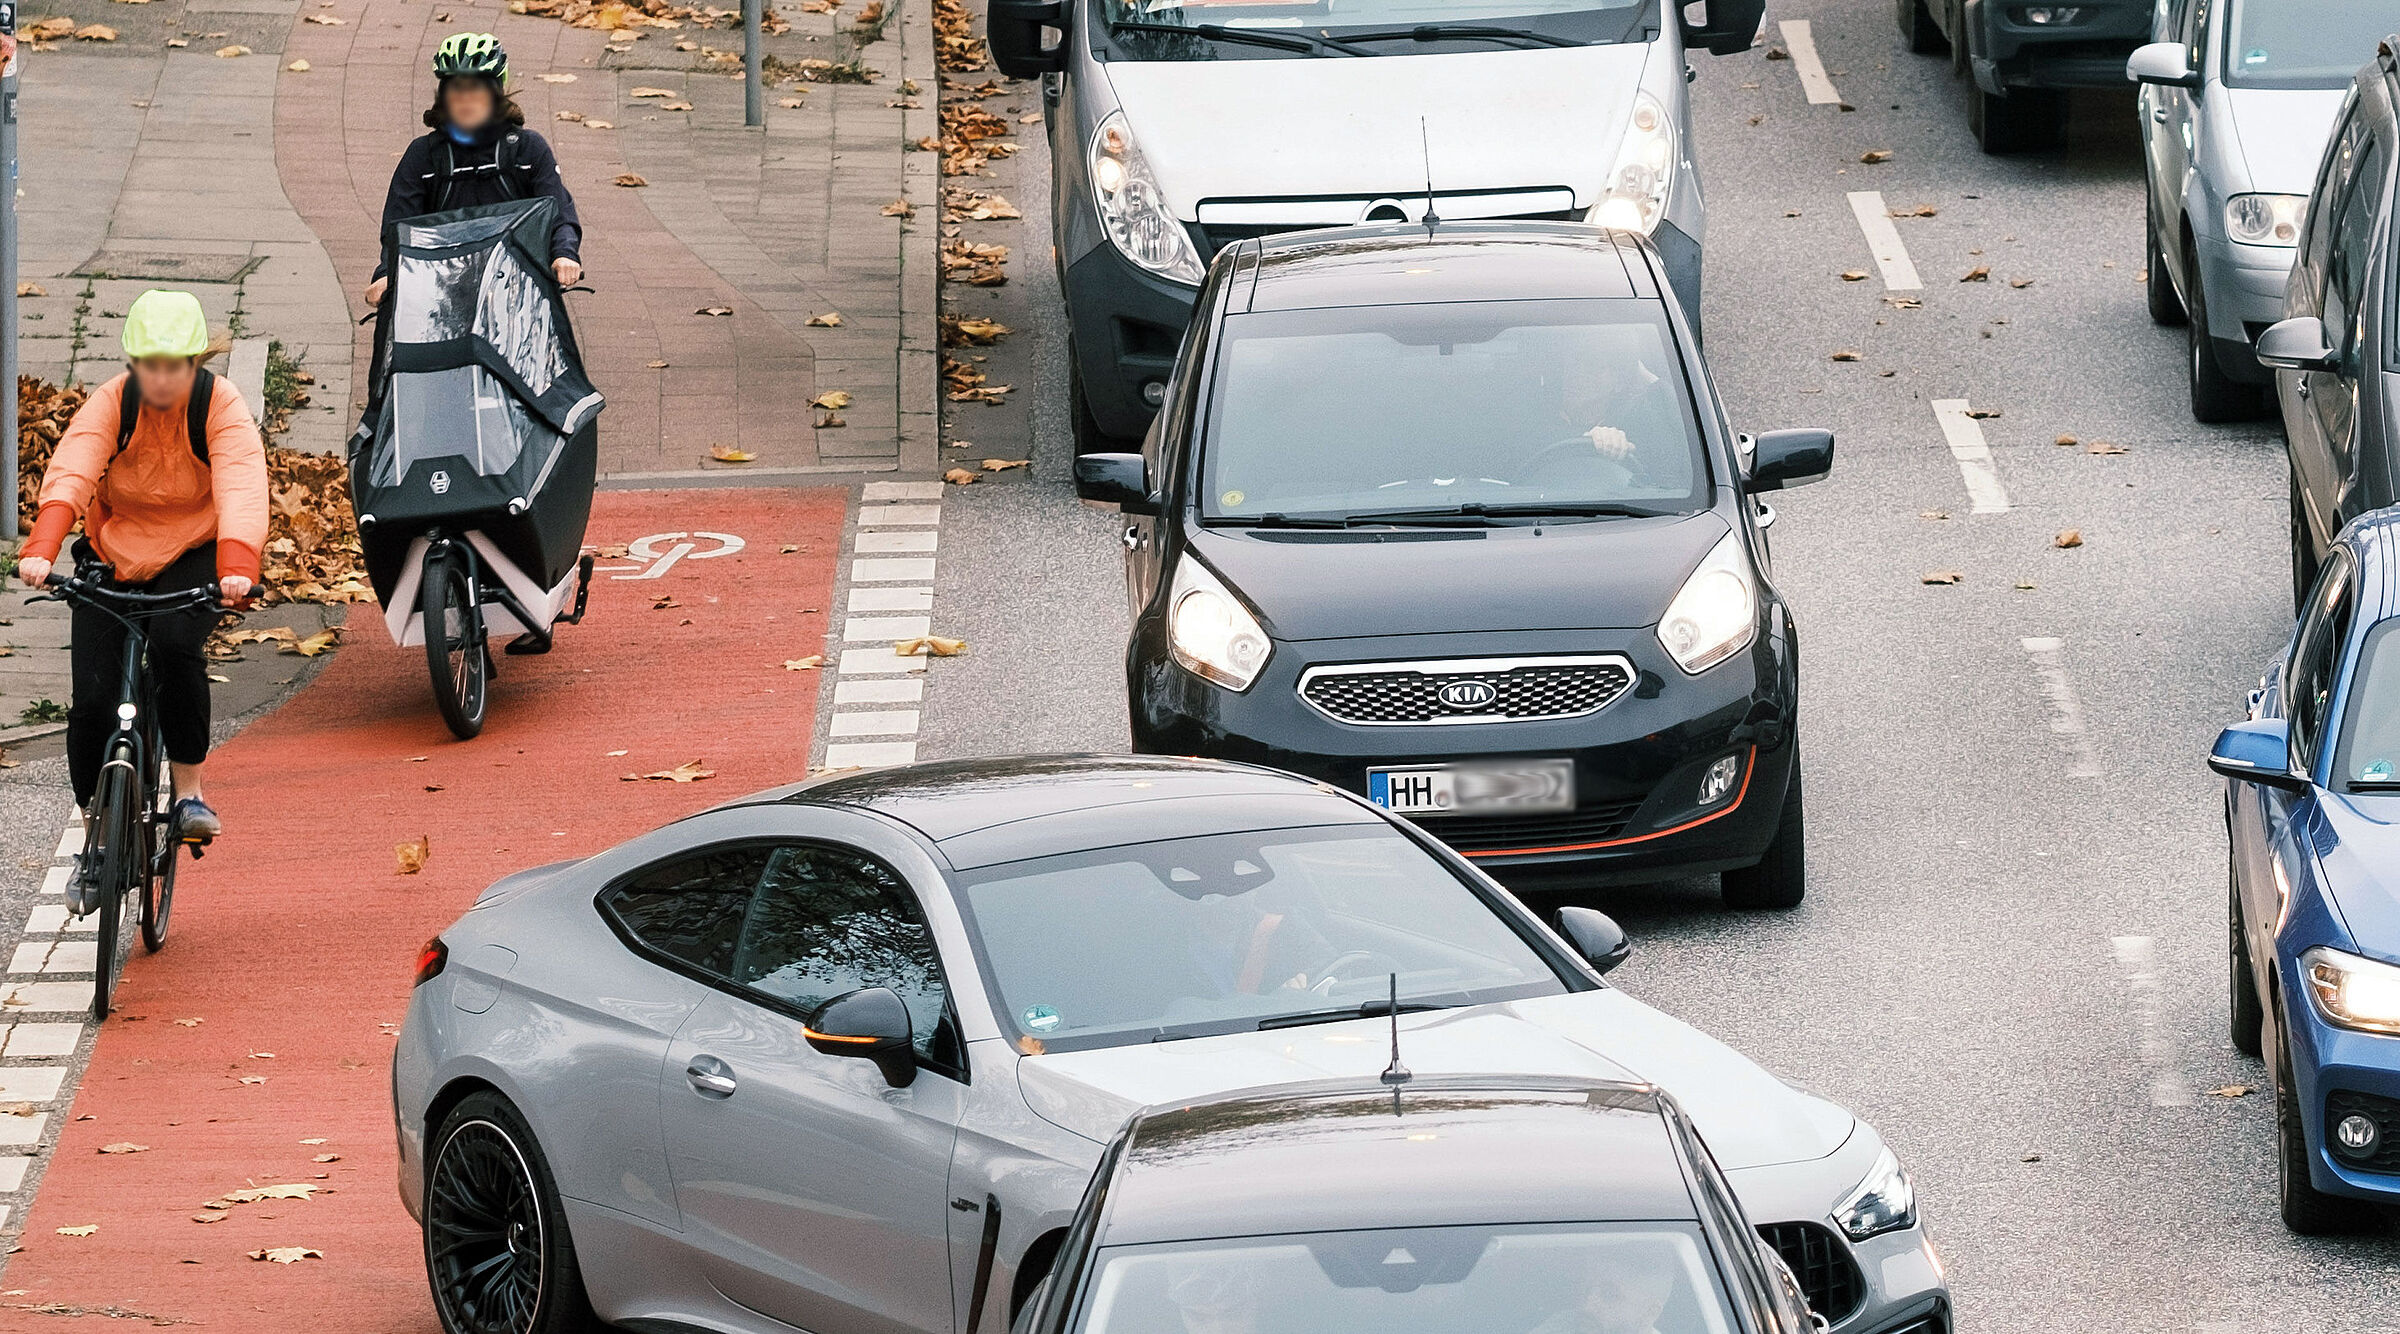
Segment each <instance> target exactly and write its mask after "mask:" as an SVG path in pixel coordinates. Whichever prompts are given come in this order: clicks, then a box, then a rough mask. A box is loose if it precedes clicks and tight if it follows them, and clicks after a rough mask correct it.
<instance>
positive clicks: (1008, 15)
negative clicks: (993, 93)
mask: <svg viewBox="0 0 2400 1334" xmlns="http://www.w3.org/2000/svg"><path fill="white" fill-rule="evenodd" d="M1069 12H1070V6H1069V4H1068V3H1067V0H991V7H990V11H989V12H988V13H987V14H986V15H985V18H984V27H985V31H986V34H987V35H988V36H989V37H990V38H991V45H992V63H993V64H995V65H998V66H999V67H1000V72H1001V73H1002V74H1005V75H1007V76H1008V77H1010V78H1012V79H1038V78H1040V77H1041V76H1043V75H1045V74H1050V73H1053V72H1055V71H1058V70H1062V69H1065V68H1066V67H1067V44H1066V40H1065V37H1066V26H1067V22H1068V18H1067V15H1068V13H1069ZM1045 28H1056V29H1058V30H1059V37H1060V40H1059V41H1058V42H1056V43H1055V44H1053V43H1052V42H1050V41H1049V40H1048V38H1047V37H1046V36H1045V35H1044V32H1043V29H1045Z"/></svg>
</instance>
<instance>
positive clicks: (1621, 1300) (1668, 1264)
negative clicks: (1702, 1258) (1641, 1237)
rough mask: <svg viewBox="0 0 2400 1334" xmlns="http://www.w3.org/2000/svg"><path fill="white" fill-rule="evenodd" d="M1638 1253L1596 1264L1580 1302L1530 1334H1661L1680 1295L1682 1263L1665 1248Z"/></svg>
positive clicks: (1625, 1252)
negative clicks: (1672, 1302)
mask: <svg viewBox="0 0 2400 1334" xmlns="http://www.w3.org/2000/svg"><path fill="white" fill-rule="evenodd" d="M1650 1249H1651V1248H1649V1247H1642V1248H1640V1250H1641V1251H1644V1252H1647V1251H1649V1250H1650ZM1634 1251H1635V1248H1632V1247H1626V1248H1623V1250H1622V1251H1621V1252H1620V1253H1619V1254H1617V1255H1614V1256H1612V1257H1611V1261H1612V1262H1611V1263H1609V1264H1608V1265H1606V1266H1598V1265H1595V1266H1594V1267H1593V1268H1592V1269H1591V1270H1590V1271H1589V1272H1588V1273H1587V1274H1586V1275H1585V1278H1584V1282H1583V1291H1582V1294H1581V1296H1580V1297H1579V1298H1578V1300H1577V1301H1576V1302H1575V1304H1574V1305H1572V1306H1569V1307H1567V1308H1566V1309H1564V1310H1562V1311H1558V1312H1556V1313H1554V1314H1553V1315H1551V1316H1550V1318H1549V1319H1547V1320H1544V1321H1543V1322H1542V1323H1540V1324H1538V1325H1535V1326H1534V1327H1533V1328H1532V1329H1530V1330H1528V1331H1526V1334H1659V1328H1658V1321H1659V1317H1660V1316H1662V1315H1665V1314H1666V1310H1667V1302H1668V1300H1669V1299H1671V1298H1672V1297H1674V1295H1675V1287H1676V1277H1677V1275H1678V1274H1679V1273H1680V1272H1681V1267H1680V1262H1679V1261H1678V1260H1677V1258H1676V1257H1675V1256H1674V1255H1673V1254H1672V1253H1670V1252H1667V1251H1664V1250H1660V1251H1659V1252H1658V1253H1656V1254H1639V1255H1637V1254H1635V1253H1634Z"/></svg>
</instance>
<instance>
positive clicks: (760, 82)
mask: <svg viewBox="0 0 2400 1334" xmlns="http://www.w3.org/2000/svg"><path fill="white" fill-rule="evenodd" d="M8 2H10V0H0V3H8ZM766 7H767V0H742V84H743V87H742V124H744V125H751V126H757V125H764V124H766V123H767V84H766V78H765V73H764V71H763V70H761V69H760V65H761V64H762V63H764V61H763V57H764V52H763V51H762V50H761V49H760V46H759V40H758V24H759V14H760V12H761V11H762V10H764V9H765V8H766Z"/></svg>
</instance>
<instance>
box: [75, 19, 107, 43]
mask: <svg viewBox="0 0 2400 1334" xmlns="http://www.w3.org/2000/svg"><path fill="white" fill-rule="evenodd" d="M75 40H76V41H79V42H113V41H115V40H117V30H116V29H114V28H112V27H110V26H108V25H107V24H105V23H86V24H84V25H83V26H82V27H80V28H77V29H76V30H75Z"/></svg>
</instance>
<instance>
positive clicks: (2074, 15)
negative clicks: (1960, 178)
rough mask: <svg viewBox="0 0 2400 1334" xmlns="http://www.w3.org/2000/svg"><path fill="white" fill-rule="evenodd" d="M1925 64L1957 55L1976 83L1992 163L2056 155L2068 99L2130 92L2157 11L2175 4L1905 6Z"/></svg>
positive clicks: (1901, 2)
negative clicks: (2014, 156)
mask: <svg viewBox="0 0 2400 1334" xmlns="http://www.w3.org/2000/svg"><path fill="white" fill-rule="evenodd" d="M1895 3H1896V4H1897V5H1898V8H1899V16H1900V34H1901V36H1902V37H1903V38H1904V39H1906V41H1907V42H1908V49H1909V50H1911V51H1914V52H1916V53H1917V54H1919V55H1936V54H1939V53H1942V52H1945V51H1946V52H1948V53H1949V55H1950V68H1951V71H1952V72H1953V73H1955V74H1960V75H1964V76H1966V78H1967V128H1968V130H1969V131H1970V132H1971V133H1973V134H1974V136H1975V142H1976V144H1977V146H1979V147H1981V148H1982V149H1983V151H1984V152H1986V153H1995V154H1997V153H2021V152H2025V151H2028V150H2032V149H2041V148H2056V147H2057V146H2058V145H2059V144H2060V143H2062V142H2063V141H2064V140H2065V138H2066V133H2067V90H2068V89H2071V88H2118V87H2122V86H2124V80H2125V58H2126V57H2127V56H2130V55H2132V54H2133V50H2134V48H2135V47H2137V46H2140V45H2141V44H2142V43H2143V42H2144V41H2145V40H2147V39H2148V37H2149V35H2150V25H2151V19H2152V10H2153V7H2154V6H2155V5H2157V4H2169V3H2174V0H2076V3H2074V4H2071V5H2019V4H2002V3H1995V2H1994V0H1895Z"/></svg>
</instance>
